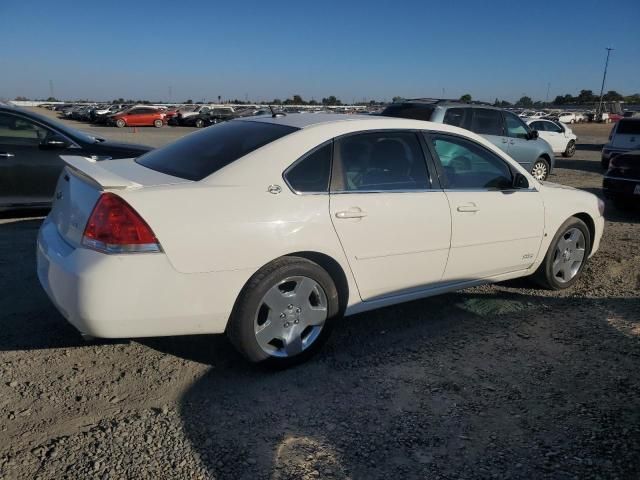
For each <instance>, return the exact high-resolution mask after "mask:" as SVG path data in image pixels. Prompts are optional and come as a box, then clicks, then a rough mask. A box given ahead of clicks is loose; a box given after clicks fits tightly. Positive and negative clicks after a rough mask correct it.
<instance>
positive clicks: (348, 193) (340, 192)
mask: <svg viewBox="0 0 640 480" xmlns="http://www.w3.org/2000/svg"><path fill="white" fill-rule="evenodd" d="M427 192H439V193H442V192H443V190H442V189H440V188H422V189H415V190H407V189H402V190H335V191H331V195H352V194H354V193H356V194H357V193H427Z"/></svg>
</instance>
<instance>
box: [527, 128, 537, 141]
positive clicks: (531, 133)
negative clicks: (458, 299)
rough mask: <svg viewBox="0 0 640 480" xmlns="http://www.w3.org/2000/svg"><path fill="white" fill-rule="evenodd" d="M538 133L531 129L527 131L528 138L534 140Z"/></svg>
mask: <svg viewBox="0 0 640 480" xmlns="http://www.w3.org/2000/svg"><path fill="white" fill-rule="evenodd" d="M539 136H540V135H539V134H538V131H537V130H531V131H530V132H529V140H535V139H536V138H538V137H539Z"/></svg>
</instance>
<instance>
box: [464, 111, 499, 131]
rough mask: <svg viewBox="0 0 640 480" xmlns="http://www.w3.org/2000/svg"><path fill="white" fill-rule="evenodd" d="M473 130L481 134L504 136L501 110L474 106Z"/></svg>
mask: <svg viewBox="0 0 640 480" xmlns="http://www.w3.org/2000/svg"><path fill="white" fill-rule="evenodd" d="M472 110H473V122H472V124H471V130H472V131H473V132H475V133H477V134H479V135H498V136H504V128H503V125H502V114H501V113H500V110H490V109H488V108H474V109H472Z"/></svg>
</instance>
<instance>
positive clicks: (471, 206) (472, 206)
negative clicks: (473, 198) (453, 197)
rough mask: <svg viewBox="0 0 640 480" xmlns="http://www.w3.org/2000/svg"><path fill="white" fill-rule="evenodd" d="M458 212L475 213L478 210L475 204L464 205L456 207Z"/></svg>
mask: <svg viewBox="0 0 640 480" xmlns="http://www.w3.org/2000/svg"><path fill="white" fill-rule="evenodd" d="M457 210H458V211H459V212H477V211H479V210H480V209H479V208H478V206H477V205H476V204H475V203H467V204H466V205H458V208H457Z"/></svg>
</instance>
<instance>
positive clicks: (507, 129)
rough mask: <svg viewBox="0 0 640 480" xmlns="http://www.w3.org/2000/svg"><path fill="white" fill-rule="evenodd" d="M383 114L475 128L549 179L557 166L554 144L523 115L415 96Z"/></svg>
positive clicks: (470, 128) (531, 169) (523, 163)
mask: <svg viewBox="0 0 640 480" xmlns="http://www.w3.org/2000/svg"><path fill="white" fill-rule="evenodd" d="M381 115H384V116H387V117H400V118H411V119H414V120H426V121H429V122H437V123H446V124H448V125H454V126H456V127H461V128H465V129H467V130H471V131H472V132H474V133H477V134H478V135H482V136H483V137H484V138H486V139H487V140H489V141H490V142H491V143H493V144H494V145H495V146H496V147H498V148H500V149H501V150H503V151H504V152H505V153H507V154H508V155H509V156H510V157H511V158H513V159H514V160H515V161H517V162H518V163H520V164H521V165H522V166H523V167H524V168H526V169H527V170H528V171H530V172H531V174H532V175H533V176H534V177H535V178H536V179H537V180H546V178H547V176H548V175H549V174H550V173H551V171H552V170H553V168H554V165H555V157H554V155H553V150H552V148H551V146H550V145H549V144H548V143H547V142H546V141H544V140H543V139H541V138H539V137H538V132H537V131H535V130H532V129H530V128H529V126H528V125H527V124H525V123H524V122H523V121H522V120H521V119H520V117H518V116H517V115H515V114H514V113H511V112H509V111H506V110H503V109H500V108H496V107H492V106H490V105H487V104H481V103H462V102H456V101H455V100H438V99H413V100H403V101H400V102H397V103H393V104H391V105H389V106H388V107H387V108H385V109H384V110H383V111H382V113H381Z"/></svg>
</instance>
